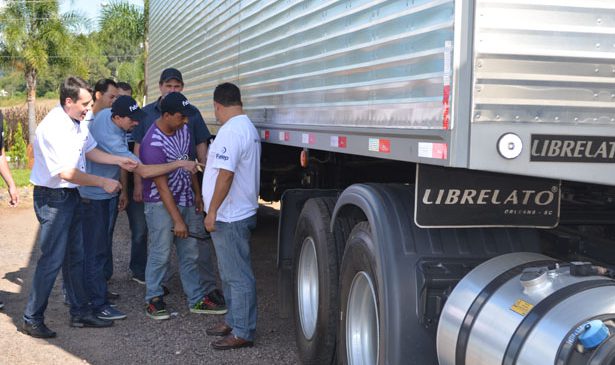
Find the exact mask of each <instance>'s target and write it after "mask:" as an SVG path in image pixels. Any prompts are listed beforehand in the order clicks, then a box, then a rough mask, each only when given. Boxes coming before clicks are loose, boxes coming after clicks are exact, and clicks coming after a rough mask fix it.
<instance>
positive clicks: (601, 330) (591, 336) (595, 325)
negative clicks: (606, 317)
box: [579, 319, 609, 350]
mask: <svg viewBox="0 0 615 365" xmlns="http://www.w3.org/2000/svg"><path fill="white" fill-rule="evenodd" d="M581 327H583V328H584V329H585V332H583V333H582V334H581V335H580V336H579V341H581V345H583V347H585V348H586V349H588V350H591V349H593V348H595V347H598V345H600V344H601V343H602V342H603V341H604V340H606V339H607V338H608V337H609V329H608V327H607V326H606V325H605V324H604V323H603V322H602V321H600V320H597V319H595V320H593V321H589V322H587V323H585V324H584V325H582V326H581Z"/></svg>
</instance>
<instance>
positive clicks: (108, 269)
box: [103, 196, 119, 281]
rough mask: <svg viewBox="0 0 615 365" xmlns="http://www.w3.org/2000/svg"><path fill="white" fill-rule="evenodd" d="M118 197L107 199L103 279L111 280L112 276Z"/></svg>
mask: <svg viewBox="0 0 615 365" xmlns="http://www.w3.org/2000/svg"><path fill="white" fill-rule="evenodd" d="M118 201H119V198H118V197H117V196H115V197H113V198H111V199H109V209H108V212H107V213H108V214H109V227H108V230H107V237H108V239H107V259H106V261H105V266H104V270H103V272H104V274H105V280H107V281H109V280H111V277H112V276H113V232H114V231H115V221H116V220H117V214H118V211H117V205H118Z"/></svg>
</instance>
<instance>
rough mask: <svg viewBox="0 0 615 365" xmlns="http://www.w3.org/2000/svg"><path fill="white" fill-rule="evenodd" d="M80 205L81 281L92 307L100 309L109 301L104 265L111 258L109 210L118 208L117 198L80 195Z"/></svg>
mask: <svg viewBox="0 0 615 365" xmlns="http://www.w3.org/2000/svg"><path fill="white" fill-rule="evenodd" d="M80 208H81V216H82V219H83V242H84V252H85V280H84V282H85V285H86V292H87V294H88V298H89V300H90V303H91V305H92V309H94V311H100V310H102V309H104V307H105V306H107V305H108V302H107V278H106V276H105V267H106V265H107V263H108V262H109V261H111V258H110V257H109V242H111V238H110V237H109V231H110V225H111V219H112V218H113V214H111V213H110V210H111V209H113V210H115V211H117V198H113V199H103V200H93V199H85V198H82V199H81V204H80ZM116 216H117V214H116Z"/></svg>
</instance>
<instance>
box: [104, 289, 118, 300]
mask: <svg viewBox="0 0 615 365" xmlns="http://www.w3.org/2000/svg"><path fill="white" fill-rule="evenodd" d="M119 298H120V295H119V294H118V293H116V292H112V291H110V290H107V299H119Z"/></svg>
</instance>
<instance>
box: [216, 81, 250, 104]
mask: <svg viewBox="0 0 615 365" xmlns="http://www.w3.org/2000/svg"><path fill="white" fill-rule="evenodd" d="M214 101H215V102H216V103H218V104H222V106H243V103H242V102H241V91H239V88H238V87H237V86H236V85H235V84H231V83H230V82H225V83H224V84H220V85H218V86H216V89H215V90H214Z"/></svg>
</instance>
